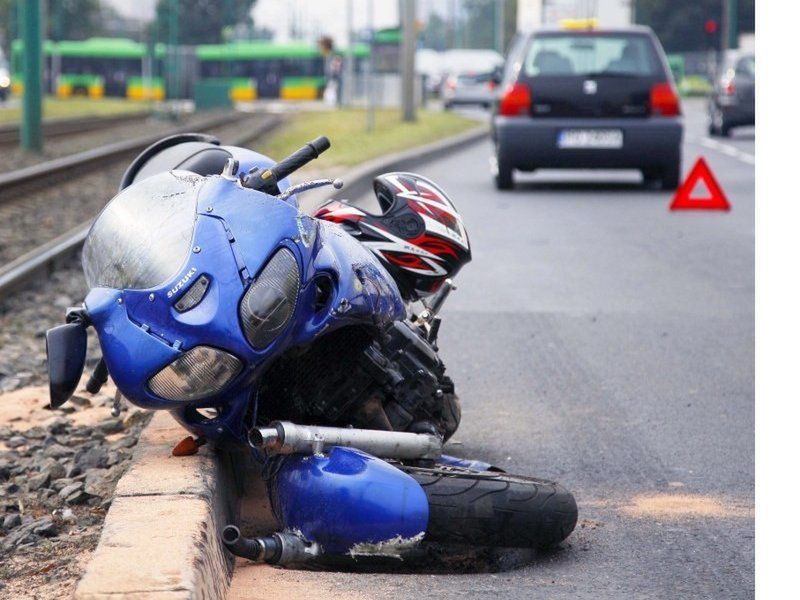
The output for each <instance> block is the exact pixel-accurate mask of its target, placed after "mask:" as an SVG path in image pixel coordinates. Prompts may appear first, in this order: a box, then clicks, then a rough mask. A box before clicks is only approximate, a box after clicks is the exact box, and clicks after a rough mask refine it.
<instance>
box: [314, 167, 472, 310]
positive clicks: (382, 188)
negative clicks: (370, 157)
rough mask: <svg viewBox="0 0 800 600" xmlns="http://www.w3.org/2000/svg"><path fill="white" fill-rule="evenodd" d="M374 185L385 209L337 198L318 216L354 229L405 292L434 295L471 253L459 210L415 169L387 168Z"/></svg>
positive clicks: (412, 296) (413, 295) (416, 296)
mask: <svg viewBox="0 0 800 600" xmlns="http://www.w3.org/2000/svg"><path fill="white" fill-rule="evenodd" d="M373 186H374V188H375V195H376V196H377V198H378V203H379V205H380V208H381V210H382V211H383V213H382V214H373V213H369V212H367V211H365V210H363V209H360V208H356V207H355V206H351V205H349V204H346V203H344V202H338V201H333V202H329V203H328V204H326V205H325V206H323V207H322V208H320V209H319V210H318V211H317V213H316V214H315V215H314V216H315V217H317V218H318V219H324V220H326V221H331V222H333V223H339V224H341V225H343V226H344V227H345V228H346V229H348V230H349V231H350V232H351V233H353V234H354V235H355V236H356V237H357V238H358V240H359V241H360V242H361V243H363V244H364V245H365V246H367V247H368V248H369V249H370V250H372V252H374V253H375V255H376V256H378V258H380V259H381V261H382V262H383V264H384V266H386V268H387V269H388V270H389V272H390V273H391V274H392V276H393V277H394V279H395V281H397V284H398V286H399V287H400V291H401V292H402V293H403V295H404V296H405V297H407V298H410V299H412V300H417V299H420V298H424V297H425V296H429V295H430V294H433V293H434V292H436V290H438V289H439V287H440V286H441V285H442V283H443V282H444V280H445V279H448V278H450V277H453V276H455V274H456V273H458V271H459V269H461V267H462V266H464V265H465V264H466V263H468V262H469V261H470V259H471V258H472V254H471V252H470V247H469V238H468V237H467V231H466V229H465V228H464V222H463V219H462V218H461V215H460V214H459V213H458V211H457V210H456V207H455V206H453V203H452V202H451V201H450V198H448V197H447V194H445V193H444V192H443V191H442V190H441V188H439V187H438V186H437V185H436V184H435V183H433V182H432V181H431V180H430V179H427V178H425V177H422V176H421V175H417V174H415V173H385V174H383V175H381V176H379V177H377V178H376V179H375V182H374V184H373Z"/></svg>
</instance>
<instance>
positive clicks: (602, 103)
mask: <svg viewBox="0 0 800 600" xmlns="http://www.w3.org/2000/svg"><path fill="white" fill-rule="evenodd" d="M682 136H683V123H682V119H681V109H680V103H679V100H678V95H677V92H676V91H675V84H674V82H673V80H672V74H671V72H670V70H669V67H668V66H667V60H666V56H665V55H664V51H663V49H662V48H661V44H660V43H659V41H658V39H657V38H656V36H655V35H654V34H653V32H652V30H650V29H649V28H648V27H638V26H636V27H628V28H625V29H607V30H604V29H595V28H593V27H590V28H586V29H544V30H540V31H537V32H534V33H528V34H522V35H519V36H517V38H516V39H515V40H514V42H513V43H512V46H511V48H510V51H509V53H508V56H507V58H506V64H505V67H504V70H503V74H502V77H501V81H500V94H499V96H498V98H497V101H496V103H495V108H494V114H493V117H492V139H493V141H494V143H495V149H496V154H495V159H496V162H495V165H494V167H495V169H494V171H495V172H494V175H495V184H496V186H497V187H498V188H499V189H510V188H512V187H513V185H514V179H513V172H514V170H515V169H516V170H520V171H528V172H530V171H534V170H536V169H542V168H546V169H639V170H640V171H641V172H642V175H643V176H644V180H645V183H654V182H660V183H661V186H662V188H664V189H674V188H676V187H677V186H678V184H679V182H680V175H681V139H682Z"/></svg>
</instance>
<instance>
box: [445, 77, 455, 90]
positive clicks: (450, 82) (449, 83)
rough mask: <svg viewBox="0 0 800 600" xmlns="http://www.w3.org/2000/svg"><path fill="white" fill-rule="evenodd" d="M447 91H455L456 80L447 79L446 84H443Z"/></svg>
mask: <svg viewBox="0 0 800 600" xmlns="http://www.w3.org/2000/svg"><path fill="white" fill-rule="evenodd" d="M445 85H446V86H447V89H448V90H454V89H456V80H455V78H453V77H450V78H448V79H447V83H446V84H445Z"/></svg>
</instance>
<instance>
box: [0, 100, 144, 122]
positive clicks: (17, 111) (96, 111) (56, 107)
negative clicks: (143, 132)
mask: <svg viewBox="0 0 800 600" xmlns="http://www.w3.org/2000/svg"><path fill="white" fill-rule="evenodd" d="M150 106H151V104H150V103H149V102H146V101H136V100H126V99H124V98H99V99H96V100H93V99H90V98H45V101H44V118H45V119H68V118H70V117H88V116H98V117H100V116H106V115H114V114H119V113H126V112H141V111H144V110H148V109H149V108H150ZM21 118H22V108H21V107H20V106H14V107H12V108H4V107H3V106H2V105H0V123H13V122H15V121H19V120H20V119H21Z"/></svg>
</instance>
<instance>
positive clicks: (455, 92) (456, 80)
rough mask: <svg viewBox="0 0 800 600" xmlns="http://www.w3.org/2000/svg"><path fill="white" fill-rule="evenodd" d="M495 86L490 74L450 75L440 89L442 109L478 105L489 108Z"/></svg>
mask: <svg viewBox="0 0 800 600" xmlns="http://www.w3.org/2000/svg"><path fill="white" fill-rule="evenodd" d="M495 85H496V84H495V80H494V77H493V73H492V72H488V73H462V74H460V75H450V76H449V77H448V78H447V80H446V81H445V83H444V87H443V88H442V100H443V101H444V107H445V108H446V109H449V108H452V107H453V106H456V105H465V104H479V105H481V106H483V107H485V108H489V107H490V106H491V104H492V99H493V98H494V89H495Z"/></svg>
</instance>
